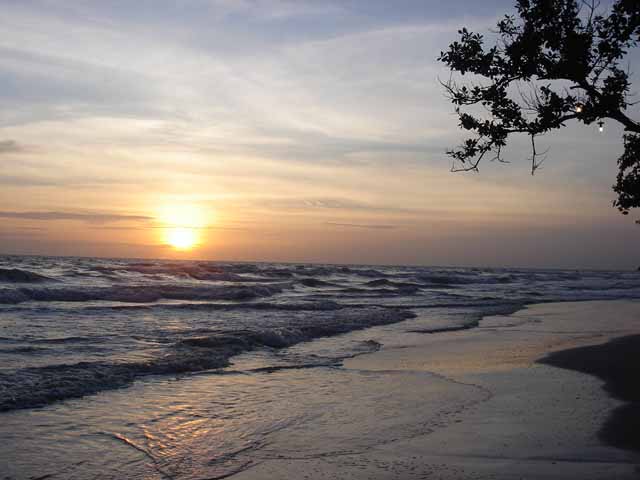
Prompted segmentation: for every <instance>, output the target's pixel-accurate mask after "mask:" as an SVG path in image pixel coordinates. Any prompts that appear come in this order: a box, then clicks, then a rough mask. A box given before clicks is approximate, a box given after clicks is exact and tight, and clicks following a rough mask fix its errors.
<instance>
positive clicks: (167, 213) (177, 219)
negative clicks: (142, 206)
mask: <svg viewBox="0 0 640 480" xmlns="http://www.w3.org/2000/svg"><path fill="white" fill-rule="evenodd" d="M159 204H160V206H159V207H158V210H157V211H158V215H157V217H156V218H157V219H158V223H159V224H160V229H161V230H160V231H161V232H162V233H161V241H162V243H163V244H165V245H168V246H170V247H172V248H173V249H174V250H180V251H187V250H192V249H194V248H197V247H199V246H200V245H201V244H202V243H203V242H204V241H206V238H202V235H203V234H204V233H205V229H207V228H208V225H210V223H211V222H212V218H211V217H212V212H211V211H209V210H205V209H203V208H202V207H201V206H199V205H197V204H189V203H182V202H178V203H171V202H161V203H160V202H159Z"/></svg>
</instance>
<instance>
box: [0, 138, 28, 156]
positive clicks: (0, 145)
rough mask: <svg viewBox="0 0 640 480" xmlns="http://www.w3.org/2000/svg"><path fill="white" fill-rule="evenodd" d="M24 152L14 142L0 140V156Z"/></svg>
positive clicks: (22, 148) (21, 147) (20, 146)
mask: <svg viewBox="0 0 640 480" xmlns="http://www.w3.org/2000/svg"><path fill="white" fill-rule="evenodd" d="M22 151H24V147H23V146H22V145H20V144H18V142H16V141H15V140H0V155H3V154H5V153H19V152H22Z"/></svg>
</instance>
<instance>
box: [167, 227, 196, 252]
mask: <svg viewBox="0 0 640 480" xmlns="http://www.w3.org/2000/svg"><path fill="white" fill-rule="evenodd" d="M166 242H167V243H168V244H169V245H171V246H172V247H173V248H175V249H176V250H190V249H192V248H193V247H195V246H196V245H197V244H198V234H197V233H196V231H195V229H193V228H182V227H178V228H169V229H167V231H166Z"/></svg>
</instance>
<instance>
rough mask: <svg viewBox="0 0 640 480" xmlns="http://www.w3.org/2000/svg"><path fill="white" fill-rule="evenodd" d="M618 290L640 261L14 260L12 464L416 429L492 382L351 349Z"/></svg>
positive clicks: (638, 285) (29, 470) (347, 442)
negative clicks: (378, 362)
mask: <svg viewBox="0 0 640 480" xmlns="http://www.w3.org/2000/svg"><path fill="white" fill-rule="evenodd" d="M622 298H630V299H637V298H640V272H634V271H626V272H615V271H578V270H542V269H519V268H448V267H394V266H384V267H383V266H356V265H318V264H313V265H311V264H282V263H230V262H209V261H169V260H135V259H131V260H126V259H99V258H71V257H65V258H62V257H43V256H4V257H0V439H2V441H1V442H0V478H3V479H14V478H15V479H22V478H25V479H28V478H52V479H54V478H70V479H73V478H78V479H80V478H104V479H112V478H113V479H115V478H140V479H142V478H144V479H153V478H176V479H199V478H223V477H225V476H229V475H231V474H233V473H235V472H239V471H242V470H244V469H246V468H250V467H251V466H252V465H254V464H255V463H256V462H260V461H261V460H264V459H266V458H292V459H295V458H311V457H313V456H330V455H340V454H344V453H353V452H357V451H363V450H366V449H368V448H372V446H374V445H378V444H379V443H381V442H388V441H393V440H397V439H398V438H404V437H410V436H412V435H419V434H421V433H424V431H425V430H428V429H430V428H435V427H436V426H437V425H439V424H441V423H442V422H443V421H446V420H444V418H445V417H446V412H447V411H450V410H451V409H456V408H464V406H465V404H466V403H469V402H474V401H477V400H478V398H480V397H482V392H475V393H474V392H470V391H467V392H466V393H465V394H464V395H461V394H460V392H459V391H458V390H460V389H465V388H466V387H465V386H464V385H453V384H451V382H448V383H447V381H446V379H442V378H438V377H437V376H434V377H433V378H430V379H429V381H428V382H425V387H424V388H425V391H416V389H415V388H414V389H412V391H410V392H409V391H405V390H403V385H405V384H406V383H407V382H408V381H409V380H410V378H408V377H407V376H411V375H412V374H411V373H410V372H405V373H403V374H397V375H392V374H387V373H385V372H366V371H351V370H346V369H343V368H341V365H342V362H343V361H344V360H345V359H347V358H352V357H354V356H358V355H363V354H367V353H371V352H375V351H377V350H379V349H381V348H402V347H403V345H404V344H406V343H407V342H411V338H413V337H415V336H418V335H439V334H442V333H444V332H450V331H455V330H465V329H474V328H481V326H480V322H481V320H482V318H483V317H485V316H488V315H499V314H509V313H512V312H515V311H517V310H519V309H521V308H522V307H523V306H524V305H526V304H530V303H542V302H559V301H580V300H606V299H622ZM445 384H446V388H445ZM390 392H393V393H394V395H390ZM398 402H399V403H398ZM388 412H394V414H393V415H389V414H388ZM398 412H401V413H398ZM425 412H426V413H425ZM417 416H418V417H419V418H422V419H423V421H421V422H417V423H416V421H415V419H416V418H417ZM310 425H313V428H310V427H309V426H310Z"/></svg>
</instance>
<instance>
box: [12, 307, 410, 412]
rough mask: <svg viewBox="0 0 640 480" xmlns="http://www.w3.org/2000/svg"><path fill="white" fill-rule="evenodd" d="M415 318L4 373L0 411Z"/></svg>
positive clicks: (226, 339) (234, 338)
mask: <svg viewBox="0 0 640 480" xmlns="http://www.w3.org/2000/svg"><path fill="white" fill-rule="evenodd" d="M413 316H414V314H412V313H411V312H409V311H406V310H391V309H382V308H373V309H369V310H348V309H345V310H342V311H339V312H331V313H330V314H329V315H325V316H323V317H322V318H321V319H315V321H309V322H304V323H302V324H299V325H290V326H286V327H285V326H283V327H280V328H275V329H269V330H259V329H256V330H250V329H247V330H237V331H229V332H223V333H215V334H212V335H206V336H186V337H184V338H181V339H179V340H178V341H176V342H175V343H173V344H172V345H170V346H169V347H167V349H166V351H165V352H164V354H163V355H161V356H159V357H157V358H155V359H153V360H149V361H144V362H128V363H111V362H79V363H75V364H62V365H49V366H45V367H38V368H24V369H20V370H17V371H15V372H12V373H8V374H7V373H0V411H6V410H13V409H17V408H33V407H38V406H43V405H47V404H49V403H52V402H55V401H58V400H64V399H68V398H75V397H81V396H84V395H89V394H92V393H96V392H99V391H101V390H106V389H112V388H118V387H123V386H126V385H129V384H130V383H131V382H133V381H134V380H135V379H137V378H140V377H143V376H147V375H167V374H181V373H189V372H200V371H204V370H213V369H221V368H224V367H227V366H229V364H230V361H229V360H230V358H231V357H232V356H234V355H237V354H239V353H242V352H246V351H249V350H253V349H258V348H269V349H281V348H284V347H288V346H291V345H294V344H296V343H300V342H304V341H308V340H312V339H314V338H318V337H324V336H331V335H337V334H341V333H346V332H350V331H353V330H358V329H363V328H367V327H371V326H375V325H386V324H390V323H396V322H399V321H402V320H405V319H408V318H411V317H413ZM60 340H70V339H60ZM363 348H364V350H366V351H371V350H372V349H375V348H379V345H377V344H374V343H371V344H368V343H366V342H365V344H363Z"/></svg>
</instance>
